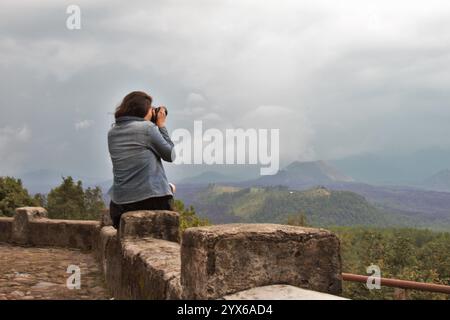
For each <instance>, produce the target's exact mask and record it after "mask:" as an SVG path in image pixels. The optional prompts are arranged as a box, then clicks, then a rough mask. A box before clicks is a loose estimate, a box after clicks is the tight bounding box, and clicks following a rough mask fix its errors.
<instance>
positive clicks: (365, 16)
mask: <svg viewBox="0 0 450 320" xmlns="http://www.w3.org/2000/svg"><path fill="white" fill-rule="evenodd" d="M69 4H72V2H71V1H46V2H44V3H43V4H41V3H39V6H38V5H37V4H35V2H33V1H5V2H3V1H2V4H0V7H1V8H0V30H1V31H0V77H1V82H0V108H1V112H2V114H6V115H7V116H5V117H1V118H0V128H5V127H7V126H9V127H12V128H20V127H21V126H22V125H25V126H27V128H29V130H30V139H31V140H32V141H33V143H31V144H30V145H29V146H28V147H27V149H26V150H23V148H21V147H20V146H19V144H17V147H16V146H15V144H8V148H7V150H8V151H7V152H8V156H9V157H14V155H15V154H17V157H19V156H20V158H21V159H22V160H21V162H20V163H21V164H20V166H18V165H14V166H13V165H12V162H5V163H2V172H11V173H14V172H20V171H29V170H34V169H40V168H44V169H47V168H52V167H58V169H61V170H71V171H74V172H77V173H78V174H80V175H91V176H99V177H104V178H107V177H109V176H110V172H111V171H110V170H111V168H110V163H109V160H108V153H107V147H106V132H107V130H108V128H109V126H110V125H111V123H112V121H113V119H112V112H113V110H114V107H115V106H116V105H117V104H118V103H119V101H120V99H121V98H122V97H123V96H124V95H125V94H126V93H127V92H128V91H131V90H135V89H139V90H146V91H149V93H150V94H151V95H152V96H154V98H155V104H164V105H167V106H168V108H169V110H170V111H169V118H170V120H169V129H174V128H177V127H185V128H190V127H191V126H192V122H193V120H198V119H203V120H204V122H205V125H206V126H207V127H218V128H226V127H237V126H242V127H257V128H258V127H260V128H264V127H277V126H278V127H281V128H282V130H281V139H282V149H281V153H282V155H283V160H284V161H285V162H286V161H290V160H293V159H304V160H313V159H324V158H325V159H326V158H335V157H342V156H346V155H351V154H357V153H360V152H384V151H386V150H396V149H398V148H400V147H401V148H404V149H411V150H415V149H420V148H423V147H426V146H429V145H436V144H438V145H440V146H442V147H446V148H450V142H448V141H445V140H444V139H443V138H442V137H443V136H449V134H450V132H449V130H450V129H449V128H450V127H449V126H448V125H447V123H448V121H447V120H448V118H449V117H450V108H448V103H447V101H448V98H449V97H448V92H449V88H448V86H449V85H450V84H449V83H450V82H449V81H448V80H450V79H449V77H450V73H449V72H448V70H447V69H446V68H445V66H446V65H448V62H449V61H448V60H449V53H450V42H449V41H448V35H447V34H446V33H445V32H439V30H446V29H448V27H449V24H450V19H448V18H449V17H450V10H449V9H450V7H449V5H448V4H447V2H443V1H429V2H427V9H426V10H424V9H423V3H422V2H420V1H398V2H395V3H393V2H392V1H379V2H377V3H376V4H374V5H373V6H368V5H366V4H363V3H362V2H361V1H346V2H345V4H338V3H336V2H335V1H314V2H298V1H283V3H279V2H275V1H273V2H264V3H263V2H261V1H239V2H238V3H237V2H230V1H206V0H203V1H183V2H181V1H151V2H149V1H136V2H132V3H128V2H127V3H124V2H119V1H96V2H92V1H78V4H79V5H80V7H81V10H82V29H81V30H80V31H69V30H67V29H66V28H65V19H66V17H67V15H66V14H65V8H66V7H67V5H69ZM86 120H90V121H92V122H91V123H92V125H91V126H86V127H85V128H84V129H83V130H77V128H76V125H75V124H76V123H83V121H86ZM3 150H6V149H2V151H3ZM36 154H39V155H40V156H39V157H36V156H35V155H36Z"/></svg>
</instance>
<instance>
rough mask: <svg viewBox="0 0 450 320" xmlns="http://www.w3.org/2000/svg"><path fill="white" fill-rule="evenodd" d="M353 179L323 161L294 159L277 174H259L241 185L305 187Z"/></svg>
mask: <svg viewBox="0 0 450 320" xmlns="http://www.w3.org/2000/svg"><path fill="white" fill-rule="evenodd" d="M351 181H353V179H352V178H351V177H349V176H347V175H345V174H344V173H342V172H340V171H339V170H338V169H336V168H335V167H333V166H332V165H331V164H329V163H327V162H325V161H309V162H299V161H295V162H292V163H291V164H289V165H288V166H287V167H285V168H284V169H281V170H280V171H278V173H277V174H275V175H271V176H261V177H260V178H258V179H255V180H250V181H246V182H244V183H243V184H242V185H258V186H275V185H284V186H289V187H291V188H293V187H306V186H314V185H320V184H327V183H333V182H351Z"/></svg>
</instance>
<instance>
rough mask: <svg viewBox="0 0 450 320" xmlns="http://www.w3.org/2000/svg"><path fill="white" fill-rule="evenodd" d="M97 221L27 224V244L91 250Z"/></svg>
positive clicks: (37, 222)
mask: <svg viewBox="0 0 450 320" xmlns="http://www.w3.org/2000/svg"><path fill="white" fill-rule="evenodd" d="M98 230H99V222H98V221H89V220H57V219H40V220H35V221H30V222H29V223H28V244H30V245H33V246H58V247H68V248H78V249H83V250H91V249H92V247H93V242H94V241H95V239H97V237H96V235H97V234H98Z"/></svg>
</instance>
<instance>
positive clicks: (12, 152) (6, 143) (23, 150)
mask: <svg viewBox="0 0 450 320" xmlns="http://www.w3.org/2000/svg"><path fill="white" fill-rule="evenodd" d="M30 140H31V131H30V129H29V128H28V126H27V125H23V126H21V127H11V126H5V127H0V163H1V167H0V175H2V174H11V173H15V172H16V171H17V170H18V169H20V168H21V166H23V165H24V161H25V160H26V157H27V146H28V145H29V142H30Z"/></svg>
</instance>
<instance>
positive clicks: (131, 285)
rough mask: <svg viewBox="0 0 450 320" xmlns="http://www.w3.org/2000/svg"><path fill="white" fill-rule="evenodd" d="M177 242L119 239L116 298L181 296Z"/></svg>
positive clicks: (176, 297)
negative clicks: (119, 274)
mask: <svg viewBox="0 0 450 320" xmlns="http://www.w3.org/2000/svg"><path fill="white" fill-rule="evenodd" d="M180 269H181V267H180V245H179V244H178V243H175V242H171V241H166V240H161V239H154V238H150V237H146V238H126V239H124V240H122V274H121V284H120V286H121V289H120V291H121V292H120V295H119V298H123V299H180V298H181V285H180Z"/></svg>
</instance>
